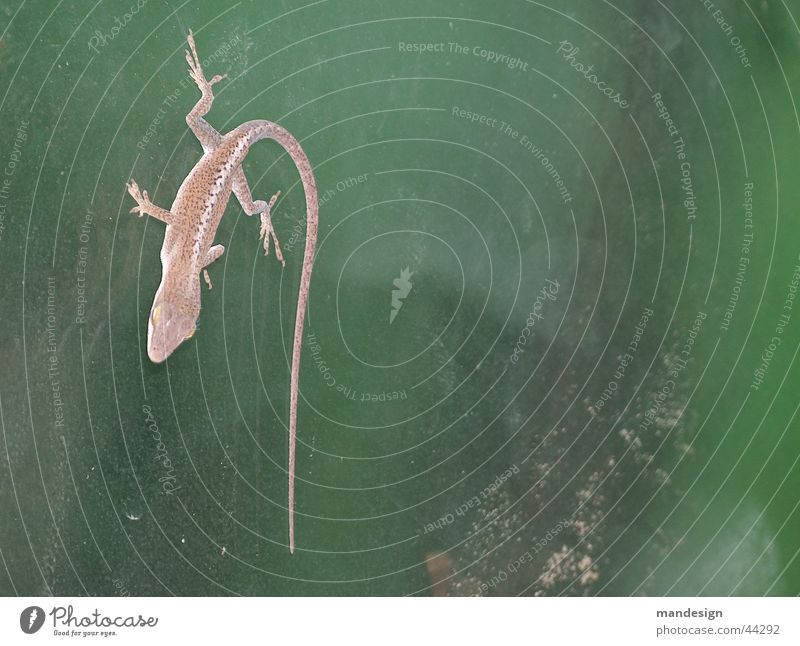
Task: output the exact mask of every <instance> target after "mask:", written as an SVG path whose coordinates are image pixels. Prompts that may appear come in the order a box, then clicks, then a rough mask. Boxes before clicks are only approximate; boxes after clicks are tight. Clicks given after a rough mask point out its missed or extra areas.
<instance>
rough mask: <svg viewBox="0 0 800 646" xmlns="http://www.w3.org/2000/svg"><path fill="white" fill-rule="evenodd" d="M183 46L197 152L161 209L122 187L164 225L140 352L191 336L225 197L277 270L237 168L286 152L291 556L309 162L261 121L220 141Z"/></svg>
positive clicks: (218, 249)
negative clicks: (261, 145) (295, 228)
mask: <svg viewBox="0 0 800 646" xmlns="http://www.w3.org/2000/svg"><path fill="white" fill-rule="evenodd" d="M188 43H189V47H190V49H191V51H187V52H186V60H187V61H188V63H189V73H190V76H191V77H192V78H193V79H194V80H195V82H196V83H197V85H198V87H199V88H200V91H201V93H202V96H201V98H200V100H199V101H198V102H197V104H196V105H195V107H194V108H193V109H192V111H191V112H190V113H189V114H188V115H187V116H186V122H187V123H188V125H189V127H190V128H191V129H192V132H194V134H195V135H196V136H197V138H198V139H199V141H200V143H201V145H202V146H203V151H204V154H203V156H202V157H201V158H200V160H199V161H198V162H197V164H196V165H195V166H194V168H192V170H191V171H190V172H189V174H188V175H187V176H186V179H184V181H183V183H182V184H181V186H180V188H179V189H178V193H177V195H176V196H175V201H174V202H173V203H172V207H171V208H170V209H169V210H166V209H162V208H160V207H158V206H156V205H154V204H153V203H152V202H150V199H149V196H148V194H147V191H141V190H140V189H139V186H138V185H137V184H136V182H135V181H134V180H131V181H130V183H129V184H128V191H129V193H130V194H131V196H132V197H133V198H134V199H135V200H136V202H137V206H135V207H134V208H133V209H131V212H132V213H138V214H139V215H140V216H142V215H145V214H147V215H150V216H152V217H155V218H157V219H159V220H161V221H163V222H165V223H166V225H167V228H166V231H165V233H164V243H163V245H162V247H161V283H160V285H159V287H158V290H157V291H156V295H155V298H154V299H153V307H152V308H151V310H150V317H149V319H148V325H147V354H148V356H149V357H150V359H151V360H152V361H153V362H155V363H160V362H162V361H164V360H165V359H166V358H167V357H168V356H169V355H170V354H172V352H173V351H174V350H175V349H176V348H177V347H178V346H179V345H180V344H181V343H183V341H185V340H187V339H189V338H191V337H192V335H193V334H194V332H195V329H196V327H197V318H198V316H199V314H200V294H201V289H200V274H201V273H203V275H204V277H205V280H206V282H207V283H208V286H209V288H210V287H211V280H210V278H209V277H208V272H207V269H206V268H207V267H208V265H210V264H211V263H213V262H214V261H215V260H216V259H217V258H219V257H220V256H221V255H222V253H223V251H224V247H223V246H222V245H215V244H214V236H215V235H216V232H217V227H218V226H219V223H220V220H221V219H222V215H223V213H224V212H225V207H226V205H227V203H228V199H229V198H230V195H231V193H234V194H235V195H236V197H237V199H238V200H239V202H240V204H241V205H242V208H243V209H244V211H245V213H247V215H255V214H260V216H261V232H260V235H261V238H262V239H263V245H264V251H265V253H269V240H270V238H272V239H273V240H274V242H275V255H276V256H277V258H278V260H279V261H280V262H281V263H283V264H285V263H284V260H283V254H282V252H281V248H280V245H279V243H278V238H277V237H276V235H275V232H274V231H273V229H272V222H271V218H270V210H271V208H272V206H273V205H274V204H275V200H276V199H277V197H278V194H276V195H274V196H273V197H272V199H271V200H270V201H269V202H265V201H264V200H256V201H254V200H253V198H252V195H251V194H250V188H249V186H248V184H247V179H246V178H245V176H244V171H243V169H242V162H243V161H244V158H245V156H246V155H247V153H248V151H249V150H250V146H251V145H253V144H254V143H255V142H257V141H260V140H261V139H273V140H275V141H277V142H278V143H279V144H280V145H281V146H283V148H284V149H285V150H286V152H287V153H289V156H290V157H291V158H292V161H293V162H294V164H295V166H296V167H297V170H298V171H299V173H300V179H301V181H302V183H303V190H304V192H305V196H306V219H307V232H306V245H305V252H304V255H303V271H302V274H301V277H300V290H299V296H298V303H297V314H296V317H295V328H294V341H293V348H292V368H291V383H290V404H289V466H288V475H289V501H288V508H289V550H290V551H291V552H292V553H294V546H295V544H294V477H295V476H294V474H295V444H296V436H297V401H298V389H299V378H300V349H301V345H302V334H303V322H304V319H305V311H306V305H307V302H308V290H309V283H310V281H311V269H312V266H313V263H314V248H315V246H316V239H317V216H318V208H319V207H318V202H317V189H316V183H315V181H314V174H313V171H312V170H311V164H310V163H309V161H308V158H307V157H306V154H305V152H303V149H302V148H301V146H300V144H299V142H298V141H297V140H296V139H295V138H294V137H293V136H292V135H291V134H290V133H289V132H288V131H287V130H285V129H284V128H282V127H281V126H279V125H278V124H276V123H273V122H271V121H265V120H256V121H248V122H246V123H243V124H242V125H240V126H239V127H238V128H235V129H234V130H232V131H230V132H229V133H227V134H225V135H221V134H220V133H219V132H217V131H216V130H215V129H214V128H213V127H212V126H211V125H209V124H208V122H206V121H205V120H204V119H203V116H204V115H205V114H206V113H207V112H208V111H209V110H210V109H211V104H212V102H213V100H214V96H213V91H212V86H213V85H214V84H215V83H217V82H219V81H220V80H222V79H223V78H224V77H223V76H214V77H213V78H212V79H211V80H206V78H205V75H204V73H203V70H202V67H201V65H200V59H199V57H198V55H197V50H196V47H195V43H194V37H193V35H192V32H191V31H189V37H188Z"/></svg>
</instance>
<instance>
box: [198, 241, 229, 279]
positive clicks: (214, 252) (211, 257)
mask: <svg viewBox="0 0 800 646" xmlns="http://www.w3.org/2000/svg"><path fill="white" fill-rule="evenodd" d="M223 251H225V247H223V246H222V245H221V244H215V245H214V246H213V247H211V249H209V250H208V253H207V254H206V257H205V259H204V260H203V278H204V279H205V281H206V285H208V288H209V289H211V276H209V275H208V266H209V265H210V264H211V263H212V262H214V261H215V260H216V259H217V258H219V257H220V256H221V255H222V252H223Z"/></svg>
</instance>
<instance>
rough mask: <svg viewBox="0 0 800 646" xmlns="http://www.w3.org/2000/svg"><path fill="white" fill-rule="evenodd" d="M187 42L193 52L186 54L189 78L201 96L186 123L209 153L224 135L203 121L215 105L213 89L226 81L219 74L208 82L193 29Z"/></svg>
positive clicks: (223, 76)
mask: <svg viewBox="0 0 800 646" xmlns="http://www.w3.org/2000/svg"><path fill="white" fill-rule="evenodd" d="M187 41H188V43H189V49H190V50H191V51H187V52H186V62H187V63H188V64H189V76H191V77H192V79H193V80H194V82H195V83H196V84H197V87H198V88H200V92H201V96H200V99H199V100H198V101H197V103H196V104H195V106H194V107H193V108H192V110H191V112H189V114H187V115H186V123H187V124H188V125H189V127H190V128H191V129H192V132H193V133H194V134H195V136H196V137H197V139H198V140H199V141H200V143H201V144H202V146H203V150H205V151H206V152H208V151H211V150H213V149H214V148H216V147H217V146H218V145H219V143H220V141H222V135H220V134H219V132H217V131H216V129H214V127H213V126H211V125H210V124H209V123H208V122H207V121H206V120H205V119H203V116H204V115H206V114H208V111H209V110H211V105H212V104H213V103H214V91H213V89H212V87H213V86H214V85H215V84H216V83H219V82H220V81H221V80H222V79H224V78H225V75H220V74H217V75H216V76H214V77H213V78H212V79H211V80H210V81H209V80H207V79H206V76H205V73H204V72H203V66H202V65H201V63H200V57H199V56H198V55H197V47H196V46H195V43H194V34H192V31H191V29H190V30H189V36H188V38H187Z"/></svg>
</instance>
